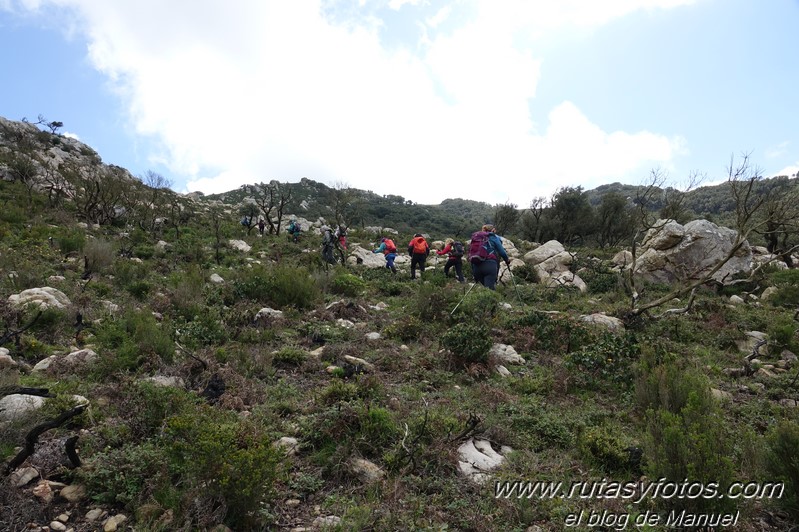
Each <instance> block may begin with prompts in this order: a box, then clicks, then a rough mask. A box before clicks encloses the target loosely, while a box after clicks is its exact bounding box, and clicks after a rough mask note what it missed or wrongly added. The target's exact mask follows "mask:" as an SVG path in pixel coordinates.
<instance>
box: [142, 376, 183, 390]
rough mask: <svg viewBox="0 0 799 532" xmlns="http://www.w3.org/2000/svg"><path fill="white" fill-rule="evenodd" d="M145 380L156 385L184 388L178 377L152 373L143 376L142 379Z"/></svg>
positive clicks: (181, 380)
mask: <svg viewBox="0 0 799 532" xmlns="http://www.w3.org/2000/svg"><path fill="white" fill-rule="evenodd" d="M142 380H143V381H145V382H151V383H153V384H155V385H156V386H162V387H164V388H185V387H186V385H185V383H184V382H183V379H181V378H180V377H168V376H166V375H153V376H152V377H145V378H143V379H142Z"/></svg>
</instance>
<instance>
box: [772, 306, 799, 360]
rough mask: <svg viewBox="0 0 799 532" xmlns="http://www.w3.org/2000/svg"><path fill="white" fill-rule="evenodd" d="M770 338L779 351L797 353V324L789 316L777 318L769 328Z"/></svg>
mask: <svg viewBox="0 0 799 532" xmlns="http://www.w3.org/2000/svg"><path fill="white" fill-rule="evenodd" d="M768 336H769V338H771V339H772V340H773V341H774V343H775V344H776V345H777V347H778V348H779V349H789V350H791V351H796V350H797V348H798V347H799V346H798V345H797V341H796V322H795V321H794V320H793V319H792V318H791V317H790V316H789V315H787V314H782V315H778V316H775V318H774V321H772V322H771V324H770V325H769V328H768Z"/></svg>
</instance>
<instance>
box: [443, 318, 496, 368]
mask: <svg viewBox="0 0 799 532" xmlns="http://www.w3.org/2000/svg"><path fill="white" fill-rule="evenodd" d="M492 343H493V342H492V340H491V331H490V330H489V329H488V327H486V326H484V325H481V324H471V323H459V324H457V325H455V326H454V327H452V328H451V329H449V330H448V331H447V332H445V333H444V334H443V336H442V337H441V345H443V346H444V347H446V348H447V349H449V350H450V351H452V352H453V353H454V354H455V355H456V356H458V357H460V358H461V359H463V360H464V361H465V362H487V361H488V351H489V349H491V345H492Z"/></svg>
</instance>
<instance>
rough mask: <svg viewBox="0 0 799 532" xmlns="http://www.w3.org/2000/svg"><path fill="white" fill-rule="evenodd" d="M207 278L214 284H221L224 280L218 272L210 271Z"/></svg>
mask: <svg viewBox="0 0 799 532" xmlns="http://www.w3.org/2000/svg"><path fill="white" fill-rule="evenodd" d="M208 280H209V281H211V282H212V283H214V284H222V283H224V282H225V280H224V279H222V276H221V275H219V274H218V273H212V274H211V277H209V278H208Z"/></svg>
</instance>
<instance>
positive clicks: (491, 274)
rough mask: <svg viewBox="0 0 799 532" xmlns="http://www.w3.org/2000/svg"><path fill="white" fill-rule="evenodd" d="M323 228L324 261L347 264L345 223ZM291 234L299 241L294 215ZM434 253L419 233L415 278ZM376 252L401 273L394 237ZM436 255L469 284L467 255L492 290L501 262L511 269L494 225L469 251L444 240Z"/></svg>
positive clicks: (413, 248)
mask: <svg viewBox="0 0 799 532" xmlns="http://www.w3.org/2000/svg"><path fill="white" fill-rule="evenodd" d="M260 229H261V227H260V224H259V230H260ZM320 229H321V233H322V259H323V260H324V262H325V263H326V264H336V263H337V262H339V260H340V261H341V263H342V264H344V262H345V260H346V253H347V227H346V226H345V225H343V224H342V225H338V226H337V227H336V229H335V230H334V229H332V228H331V227H329V226H328V225H323V226H322V227H321V228H320ZM287 233H288V234H289V236H290V238H291V239H292V240H293V241H294V242H298V241H299V236H300V233H301V226H300V224H299V222H298V221H297V220H296V218H295V217H294V216H292V217H291V219H290V220H289V225H288V227H287ZM430 252H431V249H430V244H428V242H427V240H426V239H425V237H424V236H422V234H421V233H416V234H415V235H414V236H413V238H412V239H411V241H410V242H408V255H410V257H411V279H416V272H417V270H418V271H419V274H420V275H421V274H423V273H424V270H425V266H426V265H427V258H428V257H429V256H430ZM372 253H382V254H383V255H384V256H385V258H386V268H387V269H389V270H391V272H392V273H393V274H396V273H397V267H396V266H395V265H394V260H395V259H396V258H397V245H396V244H395V243H394V241H393V240H392V239H391V238H390V237H387V236H386V237H382V238H381V239H380V245H379V246H378V247H377V249H374V250H373V251H372ZM337 255H338V256H337ZM436 256H437V257H439V256H446V257H447V262H446V264H444V275H445V276H447V277H449V272H450V270H451V269H453V268H454V269H455V278H456V279H457V280H458V282H460V283H465V282H466V279H465V278H464V275H463V258H464V256H465V257H466V259H467V260H468V261H469V264H470V265H471V268H472V276H473V277H474V280H475V282H477V283H479V284H481V285H483V286H485V287H486V288H489V289H491V290H494V289H495V288H496V284H497V279H498V277H499V261H500V260H503V261H505V264H506V265H508V266H510V258H509V257H508V253H507V252H506V251H505V248H504V247H503V246H502V240H501V239H500V237H499V236H498V235H497V234H496V232H495V229H494V226H493V225H491V224H485V225H483V227H482V228H481V229H480V230H479V231H476V232H474V233H473V234H472V237H471V239H470V240H469V249H468V250H466V248H465V246H464V244H463V242H461V241H459V240H455V239H452V238H447V239H446V240H445V241H444V248H443V249H441V250H436Z"/></svg>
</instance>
